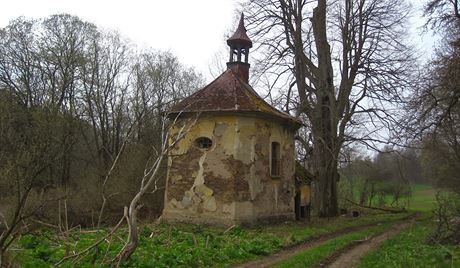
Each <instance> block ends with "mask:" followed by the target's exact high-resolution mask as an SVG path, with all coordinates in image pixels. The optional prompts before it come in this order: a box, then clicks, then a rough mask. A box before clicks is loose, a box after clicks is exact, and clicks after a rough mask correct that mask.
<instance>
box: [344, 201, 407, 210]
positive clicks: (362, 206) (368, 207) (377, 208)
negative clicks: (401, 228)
mask: <svg viewBox="0 0 460 268" xmlns="http://www.w3.org/2000/svg"><path fill="white" fill-rule="evenodd" d="M344 199H345V201H347V202H349V203H351V204H353V205H355V206H358V207H361V208H367V209H374V210H380V211H385V212H390V213H404V212H407V210H406V209H405V208H402V209H392V208H381V207H372V206H366V205H361V204H358V203H356V202H355V201H352V200H350V199H348V198H344Z"/></svg>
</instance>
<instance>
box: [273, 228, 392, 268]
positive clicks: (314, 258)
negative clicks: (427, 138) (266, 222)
mask: <svg viewBox="0 0 460 268" xmlns="http://www.w3.org/2000/svg"><path fill="white" fill-rule="evenodd" d="M390 225H391V224H389V223H387V224H382V225H379V226H374V227H370V228H367V229H365V230H362V231H358V232H353V233H350V234H346V235H342V236H339V237H337V238H334V239H331V240H328V241H326V242H325V243H323V244H321V245H319V246H316V247H313V248H310V249H307V250H305V251H303V252H302V253H300V254H298V255H296V256H294V257H292V258H289V259H288V260H285V261H283V262H281V263H278V264H277V265H275V266H274V267H278V268H293V267H311V266H314V265H318V264H320V262H321V261H322V260H324V259H326V258H327V257H328V256H330V255H331V254H333V253H334V252H335V251H337V250H340V249H343V248H344V247H346V246H347V245H350V244H351V243H353V241H356V240H361V239H364V238H366V237H369V236H371V235H374V234H377V233H380V232H383V231H384V230H385V229H386V228H388V227H389V226H390Z"/></svg>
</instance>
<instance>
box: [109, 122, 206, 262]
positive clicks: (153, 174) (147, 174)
mask: <svg viewBox="0 0 460 268" xmlns="http://www.w3.org/2000/svg"><path fill="white" fill-rule="evenodd" d="M180 117H181V113H179V114H178V115H177V116H176V117H175V118H173V121H172V122H171V123H169V124H168V122H167V121H166V120H164V121H163V122H165V123H164V124H163V126H162V130H163V131H162V146H161V150H159V151H157V154H156V155H154V156H152V158H151V159H150V161H148V162H147V164H146V168H145V170H144V176H143V177H142V180H141V185H140V186H139V191H138V192H137V194H136V195H135V196H134V198H133V199H132V200H131V203H130V204H129V207H125V212H124V217H125V219H126V221H127V223H128V238H127V242H126V244H125V245H124V247H123V248H122V249H121V251H120V252H119V253H118V255H117V256H116V258H115V261H116V262H117V266H119V265H120V264H121V263H122V262H124V261H126V260H127V259H128V258H129V257H130V256H131V255H132V254H133V253H134V251H135V250H136V248H137V246H138V244H139V234H138V230H137V211H138V210H139V208H140V207H141V204H140V201H141V198H142V197H143V196H144V195H145V194H146V193H147V191H149V192H150V193H155V192H157V191H158V190H159V186H158V182H159V181H160V179H161V177H160V176H158V173H159V170H160V167H161V165H162V163H163V160H164V158H166V157H168V154H169V152H170V151H171V149H172V148H174V147H175V146H176V144H177V143H178V142H179V141H181V140H182V139H183V138H184V137H185V135H186V134H187V133H188V132H189V131H190V130H191V129H192V128H193V127H194V126H195V123H196V122H197V120H198V117H199V114H198V113H197V114H195V115H194V116H191V117H189V118H187V119H184V118H182V119H181V120H179V118H180Z"/></svg>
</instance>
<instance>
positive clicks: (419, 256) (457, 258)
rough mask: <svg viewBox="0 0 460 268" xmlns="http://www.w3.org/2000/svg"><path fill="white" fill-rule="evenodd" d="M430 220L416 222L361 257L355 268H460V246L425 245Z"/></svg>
mask: <svg viewBox="0 0 460 268" xmlns="http://www.w3.org/2000/svg"><path fill="white" fill-rule="evenodd" d="M432 223H433V222H432V220H430V219H425V220H423V221H421V222H416V223H415V224H414V225H413V226H412V227H410V228H408V229H406V230H404V231H403V232H401V234H399V235H397V236H396V237H393V238H391V239H389V240H387V241H385V242H384V243H383V244H382V246H381V247H380V248H379V249H377V250H375V251H372V252H371V253H369V254H368V255H366V256H365V257H363V258H362V259H361V261H360V263H359V265H358V267H361V268H364V267H404V268H406V267H414V268H415V267H417V268H419V267H427V268H428V267H430V268H431V267H460V246H458V245H457V246H444V245H428V244H427V243H426V238H427V235H428V234H429V233H431V231H432V230H433V228H434V226H433V224H432Z"/></svg>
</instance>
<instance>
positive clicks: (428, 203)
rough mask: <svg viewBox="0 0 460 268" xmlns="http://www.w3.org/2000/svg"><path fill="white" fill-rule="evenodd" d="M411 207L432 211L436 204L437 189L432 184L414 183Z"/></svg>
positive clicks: (416, 209)
mask: <svg viewBox="0 0 460 268" xmlns="http://www.w3.org/2000/svg"><path fill="white" fill-rule="evenodd" d="M411 187H412V196H411V198H410V203H409V209H411V210H415V211H424V212H430V211H432V210H433V209H434V208H435V206H436V189H434V188H433V187H432V186H430V185H424V184H414V185H412V186H411Z"/></svg>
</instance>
